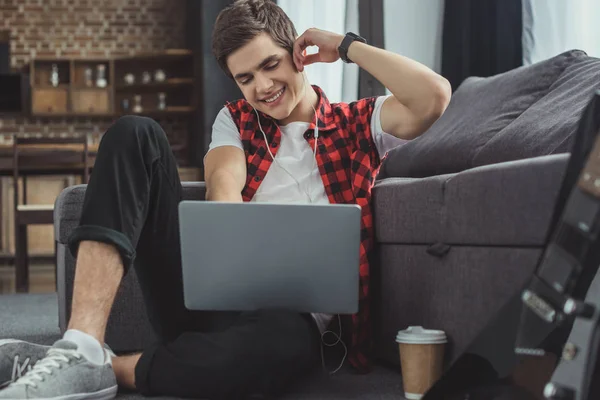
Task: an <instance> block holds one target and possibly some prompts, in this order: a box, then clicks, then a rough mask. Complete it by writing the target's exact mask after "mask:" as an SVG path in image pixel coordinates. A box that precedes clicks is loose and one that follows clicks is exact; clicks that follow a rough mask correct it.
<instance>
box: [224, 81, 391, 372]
mask: <svg viewBox="0 0 600 400" xmlns="http://www.w3.org/2000/svg"><path fill="white" fill-rule="evenodd" d="M313 87H314V88H315V90H316V92H317V94H318V96H319V104H318V108H317V114H318V115H317V118H318V124H319V138H318V144H317V155H316V158H317V165H318V167H319V171H320V172H321V178H322V180H323V183H324V185H325V191H326V193H327V196H328V198H329V202H330V203H335V204H339V203H342V204H358V205H359V206H360V207H361V209H362V220H361V245H360V274H359V275H360V287H359V290H360V293H359V302H360V303H359V311H358V313H357V314H355V315H352V316H351V317H350V318H349V320H348V319H345V321H344V323H343V325H344V326H348V325H349V326H350V327H351V329H350V332H349V334H350V335H349V337H347V338H346V343H348V342H349V343H350V345H349V346H348V347H349V349H348V350H349V354H348V359H349V361H350V362H351V364H352V365H353V366H354V367H355V368H357V369H358V370H359V371H361V372H366V371H367V370H368V369H369V365H370V362H369V359H368V356H367V354H368V351H369V347H370V337H371V332H370V323H371V321H370V315H369V307H368V296H369V260H368V256H369V254H370V252H371V250H372V249H373V245H374V232H373V214H372V210H371V206H370V200H371V188H372V187H373V184H374V183H375V177H376V175H377V172H378V170H379V167H380V164H381V160H380V158H379V154H378V152H377V149H376V147H375V143H374V141H373V138H372V135H371V129H370V127H371V116H372V115H373V108H374V105H375V98H374V97H371V98H366V99H362V100H359V101H356V102H352V103H350V104H346V103H334V104H330V103H329V101H328V100H327V97H326V96H325V94H324V93H323V91H322V90H321V89H320V88H319V87H318V86H313ZM227 107H228V108H229V111H230V113H231V116H232V118H233V120H234V122H235V123H236V125H237V126H238V127H239V130H240V134H241V139H242V143H243V147H244V151H245V154H246V160H247V170H248V174H247V178H246V185H245V187H244V189H243V191H242V197H243V199H244V201H250V200H251V199H252V197H253V196H254V194H255V193H256V191H257V190H258V187H259V186H260V184H261V182H262V181H263V180H264V178H265V175H266V174H267V171H268V170H269V167H270V166H271V163H272V162H273V160H272V159H271V156H270V155H269V152H268V150H267V145H269V146H271V152H272V153H273V156H276V155H277V149H278V148H279V145H280V143H281V131H280V130H279V127H278V125H277V123H276V121H275V120H274V119H273V118H271V117H269V116H268V115H266V114H264V113H261V112H259V115H260V123H261V125H262V128H263V131H264V132H265V134H266V136H267V139H268V144H267V143H265V140H264V138H263V135H262V133H261V132H260V130H259V127H258V123H257V116H256V113H255V112H254V110H253V108H252V106H250V105H249V104H248V102H246V101H245V100H239V101H237V102H235V103H228V104H227ZM314 127H315V125H314V122H312V123H311V124H310V127H309V129H308V130H307V131H306V132H305V133H304V138H305V139H306V141H307V142H308V144H309V145H310V147H311V148H313V147H314V140H315V139H314ZM345 331H346V332H347V331H348V329H345Z"/></svg>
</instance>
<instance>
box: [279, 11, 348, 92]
mask: <svg viewBox="0 0 600 400" xmlns="http://www.w3.org/2000/svg"><path fill="white" fill-rule="evenodd" d="M357 1H358V0H326V1H324V0H301V1H300V0H278V1H277V4H278V5H279V6H280V7H281V8H282V9H283V11H285V13H286V14H287V15H288V16H289V17H290V19H291V20H292V22H293V23H294V26H295V27H296V31H298V35H301V34H302V33H304V31H306V30H307V29H309V28H319V29H323V30H327V31H331V32H336V33H340V34H344V33H345V32H346V26H347V21H346V19H347V18H346V16H347V13H346V6H347V2H354V3H356V2H357ZM356 7H357V8H358V3H356ZM355 18H356V21H357V23H356V25H357V26H358V13H356V16H355ZM307 51H308V53H315V52H316V48H308V49H307ZM305 71H306V74H307V77H308V80H309V82H310V83H311V84H314V85H317V86H319V87H320V88H321V89H323V90H324V91H325V94H326V95H327V98H328V99H329V101H330V102H332V103H335V102H340V101H348V98H351V97H352V90H351V87H352V84H351V83H350V82H349V79H350V80H351V79H352V70H351V69H350V70H349V69H348V68H346V67H345V66H344V63H343V62H342V61H341V60H338V61H336V62H335V63H317V64H312V65H309V66H307V67H306V69H305ZM346 71H347V75H349V76H348V78H349V79H346V80H344V75H345V74H344V72H346ZM354 79H356V82H355V84H354V86H355V87H356V92H358V75H357V74H356V77H355V78H354ZM354 97H356V94H354Z"/></svg>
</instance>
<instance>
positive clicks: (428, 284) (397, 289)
mask: <svg viewBox="0 0 600 400" xmlns="http://www.w3.org/2000/svg"><path fill="white" fill-rule="evenodd" d="M428 250H429V246H428V245H412V244H383V245H380V246H379V249H378V252H379V254H378V259H379V260H380V264H379V268H378V270H377V271H376V272H374V273H376V275H377V280H376V282H375V283H374V287H373V290H374V291H375V288H377V293H376V294H375V296H376V298H375V299H374V301H375V304H376V307H375V310H376V311H375V312H376V315H377V318H376V321H377V322H376V325H375V332H376V337H377V338H378V339H377V341H376V354H377V356H378V357H379V358H381V359H383V360H386V361H387V362H389V363H392V364H398V347H397V345H396V343H395V342H394V339H395V337H396V333H397V332H398V330H400V329H405V328H406V327H407V326H410V325H420V326H424V327H427V328H430V329H443V330H444V331H445V332H446V334H447V336H448V337H449V343H448V345H447V347H446V359H445V361H446V365H449V364H450V363H452V362H453V360H455V359H456V357H457V356H458V355H460V354H461V352H462V351H464V350H465V349H466V348H467V347H468V345H469V343H470V342H471V341H472V340H473V339H474V338H475V337H476V335H477V333H479V332H480V330H481V329H483V327H484V326H485V325H486V323H487V322H488V321H489V320H490V319H491V318H492V317H493V316H494V314H495V313H496V312H497V311H498V310H499V309H500V308H501V307H502V305H504V303H505V302H506V301H507V300H508V299H509V298H510V297H511V296H512V295H513V294H515V293H517V291H518V290H519V288H521V287H522V285H523V284H524V283H525V282H526V280H527V278H528V277H529V276H531V273H533V270H534V268H535V266H536V263H537V260H538V258H539V257H540V255H541V248H513V247H493V246H482V247H473V246H467V245H463V246H451V248H450V249H449V251H448V253H446V254H445V255H443V256H434V255H431V254H429V252H428Z"/></svg>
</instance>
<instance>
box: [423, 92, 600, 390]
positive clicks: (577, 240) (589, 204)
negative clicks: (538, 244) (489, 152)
mask: <svg viewBox="0 0 600 400" xmlns="http://www.w3.org/2000/svg"><path fill="white" fill-rule="evenodd" d="M546 243H547V245H546V248H545V250H544V253H543V254H542V256H541V258H540V260H539V263H538V266H537V268H536V271H535V273H534V275H533V276H532V278H531V279H530V280H529V281H528V282H527V283H526V284H525V285H524V287H522V288H519V290H518V291H517V292H516V293H515V294H514V296H513V297H512V298H511V299H510V300H509V301H508V302H507V303H506V304H505V305H504V307H503V308H502V309H501V310H500V311H499V312H498V314H497V315H496V316H495V317H494V319H493V320H491V321H490V322H489V323H488V325H487V326H486V327H485V328H484V329H483V330H482V331H481V332H480V333H479V335H478V336H477V337H476V338H475V339H474V341H473V342H472V343H471V344H470V345H469V347H468V348H467V350H466V351H465V352H464V353H463V354H462V355H461V356H460V357H459V358H458V359H457V360H456V361H455V362H454V363H453V364H452V365H451V366H450V368H449V369H448V370H447V371H446V373H445V374H444V375H443V376H442V377H441V378H440V379H439V380H438V381H437V382H436V383H435V384H434V385H433V387H432V388H431V389H430V390H429V391H428V392H427V393H426V394H425V395H424V396H423V398H422V400H442V399H443V400H455V399H456V400H501V399H502V400H504V399H506V400H509V399H510V400H521V399H523V400H537V399H540V400H544V399H546V398H547V397H545V396H544V389H545V387H546V385H547V383H548V382H550V380H551V378H552V374H553V372H554V371H555V369H556V368H557V366H558V363H559V361H560V360H561V357H562V353H563V347H564V345H565V343H566V341H567V339H568V337H569V334H570V332H571V330H572V328H573V323H574V321H575V319H576V318H577V316H578V315H580V314H581V313H584V314H585V313H587V314H589V313H590V310H589V309H585V307H584V304H583V303H582V300H584V299H585V297H586V294H587V292H588V289H589V288H590V285H591V283H592V280H593V279H594V277H595V276H596V274H597V273H598V266H599V264H600V92H597V93H596V94H595V95H594V96H593V98H592V100H591V101H590V103H589V104H588V106H587V108H586V109H585V111H584V113H583V115H582V118H581V122H580V124H579V127H578V130H577V133H576V137H575V140H574V142H573V146H572V150H571V157H570V160H569V163H568V165H567V170H566V172H565V176H564V178H563V183H562V186H561V190H560V193H559V196H558V199H557V202H556V206H555V209H554V215H553V217H552V221H551V224H550V229H549V230H548V237H547V240H546ZM588 317H589V316H588Z"/></svg>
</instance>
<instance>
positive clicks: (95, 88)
mask: <svg viewBox="0 0 600 400" xmlns="http://www.w3.org/2000/svg"><path fill="white" fill-rule="evenodd" d="M71 88H72V89H73V90H97V91H99V92H104V91H111V90H112V86H111V85H108V86H106V87H103V88H100V87H96V86H85V85H73V86H72V87H71Z"/></svg>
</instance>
